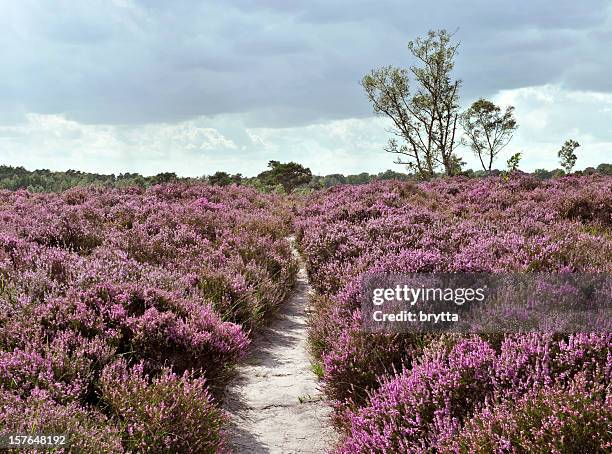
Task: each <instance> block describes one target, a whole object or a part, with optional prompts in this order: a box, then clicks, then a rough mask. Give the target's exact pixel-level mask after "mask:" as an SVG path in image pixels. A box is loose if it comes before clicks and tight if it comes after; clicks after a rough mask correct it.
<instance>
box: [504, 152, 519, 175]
mask: <svg viewBox="0 0 612 454" xmlns="http://www.w3.org/2000/svg"><path fill="white" fill-rule="evenodd" d="M520 162H521V153H514V154H513V155H512V156H510V159H508V161H507V162H506V165H507V166H508V172H516V171H517V170H518V166H519V163H520Z"/></svg>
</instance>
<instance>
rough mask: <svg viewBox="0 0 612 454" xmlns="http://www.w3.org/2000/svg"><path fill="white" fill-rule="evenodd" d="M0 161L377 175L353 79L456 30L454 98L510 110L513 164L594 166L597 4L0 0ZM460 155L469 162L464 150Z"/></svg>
mask: <svg viewBox="0 0 612 454" xmlns="http://www.w3.org/2000/svg"><path fill="white" fill-rule="evenodd" d="M0 7H1V11H2V14H1V15H0V67H1V72H0V163H3V164H11V165H23V166H25V167H27V168H29V169H35V168H50V169H54V170H66V169H68V168H75V169H79V170H87V171H97V172H104V173H120V172H125V171H137V172H140V173H143V174H145V175H150V174H155V173H158V172H162V171H175V172H177V173H178V174H181V175H186V176H198V175H203V174H210V173H214V172H215V171H216V170H226V171H230V172H232V173H233V172H242V173H243V174H245V175H254V174H257V173H258V172H260V171H262V170H264V168H265V166H266V163H267V161H269V160H271V159H276V160H281V161H289V160H294V161H298V162H301V163H303V164H305V165H307V166H309V167H310V168H311V169H312V170H313V172H314V173H317V174H327V173H336V172H338V173H358V172H362V171H367V172H378V171H381V170H384V169H387V168H394V169H395V170H402V168H401V167H400V166H396V165H394V164H393V156H392V155H390V154H387V153H385V152H384V151H382V147H383V146H384V144H385V142H386V140H387V138H388V133H387V132H386V128H387V127H388V126H389V125H388V123H387V121H386V120H384V119H380V118H375V117H373V116H372V113H371V106H370V105H369V104H368V102H367V100H366V98H365V96H364V94H363V92H362V89H361V87H360V86H359V80H360V79H361V77H362V76H363V75H364V74H365V73H367V72H368V71H369V70H370V69H372V68H376V67H379V66H382V65H388V64H393V65H397V66H408V65H410V64H411V63H412V62H411V60H410V58H409V53H408V50H407V47H406V44H407V42H408V41H409V40H410V39H413V38H414V37H416V36H419V35H422V34H424V33H425V32H426V31H427V30H429V29H438V28H447V29H449V30H453V31H454V30H456V34H455V37H456V39H457V40H459V41H460V42H461V46H460V53H459V55H458V57H457V65H456V68H455V73H454V75H455V76H456V77H457V78H459V79H462V80H463V85H462V92H461V99H462V104H463V105H464V106H467V105H469V103H471V102H472V101H474V100H475V99H477V98H478V97H487V98H490V99H492V100H494V101H495V102H497V103H499V104H501V105H508V104H512V105H514V106H515V107H516V117H517V120H518V123H519V130H518V132H517V134H516V135H515V137H514V139H513V141H512V142H511V144H510V145H509V146H508V147H507V151H506V152H505V153H504V155H503V156H502V157H501V159H500V161H499V162H498V163H497V164H498V167H500V168H501V167H503V166H504V162H505V160H506V159H507V157H508V156H509V155H510V154H512V153H514V152H517V151H522V152H523V155H524V159H523V163H522V168H523V169H525V170H533V169H535V168H538V167H546V168H554V167H557V166H558V164H557V157H556V150H557V149H558V148H559V147H560V145H561V144H562V143H563V141H565V140H566V139H568V138H574V139H576V140H578V141H579V142H580V143H581V145H582V147H581V148H579V149H578V156H579V158H578V163H577V168H584V167H586V166H590V165H597V164H599V163H601V162H612V76H611V74H612V2H610V1H605V0H589V1H588V2H579V1H575V0H571V1H570V0H546V1H539V0H512V1H510V0H506V1H503V2H502V1H497V2H496V1H491V0H461V1H459V0H457V1H451V0H438V1H434V2H432V1H359V0H352V1H333V0H308V1H290V0H274V1H272V0H270V1H265V0H232V1H228V0H226V1H223V2H213V1H202V0H192V1H182V0H173V1H162V0H147V1H144V0H143V1H135V0H114V1H110V0H101V1H88V0H74V1H53V0H39V1H29V0H18V1H17V0H0ZM463 154H464V155H465V156H464V158H465V159H466V160H467V161H468V163H469V164H471V166H472V167H474V168H476V161H475V160H474V158H473V157H472V156H471V154H470V152H469V150H467V149H466V150H463Z"/></svg>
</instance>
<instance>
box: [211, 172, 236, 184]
mask: <svg viewBox="0 0 612 454" xmlns="http://www.w3.org/2000/svg"><path fill="white" fill-rule="evenodd" d="M208 183H210V184H212V185H213V186H229V185H230V184H238V185H239V184H240V183H242V174H240V173H237V174H235V175H230V174H229V173H227V172H215V173H214V174H213V175H210V176H209V177H208Z"/></svg>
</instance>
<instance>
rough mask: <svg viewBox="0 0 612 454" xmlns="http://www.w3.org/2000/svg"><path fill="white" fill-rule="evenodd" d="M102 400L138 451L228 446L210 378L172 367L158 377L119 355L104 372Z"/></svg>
mask: <svg viewBox="0 0 612 454" xmlns="http://www.w3.org/2000/svg"><path fill="white" fill-rule="evenodd" d="M100 387H101V391H102V400H103V402H104V404H105V405H106V406H107V407H106V408H107V410H108V411H109V412H110V413H111V414H112V415H113V416H115V417H116V419H118V420H119V421H120V422H119V427H120V430H121V433H122V437H123V441H124V447H125V448H127V449H128V450H130V451H133V452H145V451H147V450H151V449H152V447H154V449H155V452H167V453H175V452H219V451H220V450H222V449H223V448H224V447H223V443H222V442H223V439H222V436H221V425H222V424H223V422H224V421H225V418H224V416H223V415H222V413H221V410H219V409H218V408H216V407H215V406H214V404H213V402H212V398H211V397H210V395H209V393H208V390H207V389H206V384H205V380H204V379H202V378H192V377H191V376H190V375H189V373H187V372H185V374H184V375H183V376H182V377H180V376H177V375H175V374H174V373H173V372H171V371H170V370H168V369H165V370H164V371H163V372H162V373H161V374H160V376H158V377H156V378H154V379H153V380H151V379H150V377H148V376H146V375H145V374H144V370H143V366H142V364H138V365H136V366H134V367H132V368H131V369H128V367H127V364H126V363H125V362H124V361H122V360H120V361H118V362H116V363H114V364H112V365H110V366H107V368H105V369H104V371H103V372H102V378H101V381H100Z"/></svg>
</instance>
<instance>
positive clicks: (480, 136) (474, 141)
mask: <svg viewBox="0 0 612 454" xmlns="http://www.w3.org/2000/svg"><path fill="white" fill-rule="evenodd" d="M513 112H514V107H512V106H509V107H507V108H506V110H505V111H504V112H502V109H501V108H500V107H499V106H496V105H495V104H493V103H492V102H491V101H488V100H486V99H479V100H478V101H476V102H474V103H473V104H472V105H471V106H470V108H469V109H468V110H466V111H465V112H464V113H463V114H462V115H461V126H462V127H463V131H464V132H465V135H466V139H464V141H463V143H464V144H466V145H469V146H470V148H471V149H472V151H473V152H474V154H475V155H476V156H477V157H478V159H479V160H480V164H481V165H482V168H483V170H485V171H487V172H489V173H490V172H491V169H492V167H493V161H494V160H495V158H496V157H497V155H498V154H499V152H500V151H501V150H502V149H503V148H504V147H505V146H506V145H508V143H510V139H511V138H512V135H513V134H514V131H515V130H516V128H517V127H518V125H517V124H516V120H515V119H514V115H513Z"/></svg>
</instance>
